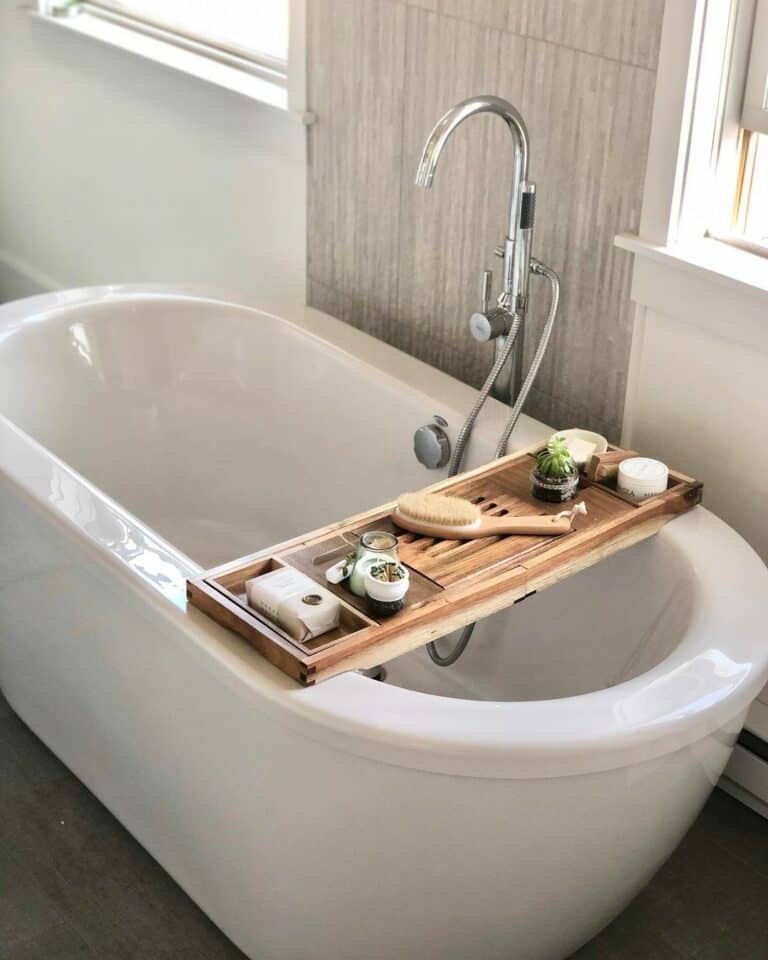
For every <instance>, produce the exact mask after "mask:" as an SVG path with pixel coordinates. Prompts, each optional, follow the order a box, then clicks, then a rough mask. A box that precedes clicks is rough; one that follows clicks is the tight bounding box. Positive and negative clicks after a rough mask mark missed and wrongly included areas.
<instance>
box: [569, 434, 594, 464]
mask: <svg viewBox="0 0 768 960" xmlns="http://www.w3.org/2000/svg"><path fill="white" fill-rule="evenodd" d="M565 445H566V446H567V447H568V453H570V455H571V456H572V457H573V459H574V462H575V463H576V464H577V465H578V466H579V467H583V466H584V465H585V464H586V463H588V462H589V461H590V460H591V458H592V454H593V453H594V452H595V447H596V444H594V443H590V442H589V441H588V440H581V439H580V438H579V437H567V438H566V441H565Z"/></svg>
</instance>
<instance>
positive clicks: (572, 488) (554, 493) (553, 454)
mask: <svg viewBox="0 0 768 960" xmlns="http://www.w3.org/2000/svg"><path fill="white" fill-rule="evenodd" d="M578 486H579V470H578V467H577V466H576V463H575V462H574V459H573V457H572V456H571V455H570V453H569V452H568V445H567V442H566V440H565V437H559V436H557V435H555V436H554V437H551V438H550V440H549V442H548V443H547V445H546V447H545V448H544V449H543V450H540V451H539V453H538V454H537V455H536V466H535V467H534V468H533V470H532V471H531V493H532V494H533V495H534V497H537V498H538V499H539V500H546V501H548V502H549V503H564V502H565V501H566V500H571V499H572V498H573V497H574V495H575V494H576V490H577V489H578Z"/></svg>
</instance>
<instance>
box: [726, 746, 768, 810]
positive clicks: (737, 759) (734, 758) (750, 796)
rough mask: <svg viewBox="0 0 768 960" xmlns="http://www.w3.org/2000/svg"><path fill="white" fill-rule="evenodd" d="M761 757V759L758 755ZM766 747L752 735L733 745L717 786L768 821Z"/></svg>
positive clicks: (767, 760)
mask: <svg viewBox="0 0 768 960" xmlns="http://www.w3.org/2000/svg"><path fill="white" fill-rule="evenodd" d="M761 754H762V755H761ZM766 756H768V744H766V743H765V742H764V741H762V740H760V739H759V738H758V737H755V736H754V735H747V736H746V737H742V740H740V742H739V743H737V744H736V747H735V748H734V751H733V754H732V755H731V759H730V761H729V762H728V766H727V767H726V768H725V773H724V774H723V776H722V777H721V778H720V783H719V784H718V786H720V787H721V788H722V789H723V790H725V792H726V793H730V795H731V796H732V797H735V798H736V799H737V800H741V802H742V803H745V804H746V805H747V806H748V807H751V808H752V810H754V811H755V812H756V813H759V814H760V815H761V816H763V817H765V818H766V819H768V759H765V757H766Z"/></svg>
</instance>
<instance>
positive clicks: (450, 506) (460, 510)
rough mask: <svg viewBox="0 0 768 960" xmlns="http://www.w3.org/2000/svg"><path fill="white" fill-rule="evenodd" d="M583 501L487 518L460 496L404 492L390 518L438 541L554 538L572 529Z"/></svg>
mask: <svg viewBox="0 0 768 960" xmlns="http://www.w3.org/2000/svg"><path fill="white" fill-rule="evenodd" d="M586 512H587V508H586V505H585V503H584V502H583V501H581V502H580V503H577V504H574V506H573V507H572V508H571V509H570V510H563V511H562V512H561V513H558V514H552V515H549V516H547V515H544V516H530V517H509V516H505V517H488V516H484V515H483V513H482V511H481V510H480V507H479V506H478V505H477V504H475V503H470V501H469V500H463V499H462V498H461V497H445V496H441V495H439V494H433V493H404V494H403V495H402V496H401V497H400V498H399V499H398V501H397V506H396V507H395V509H394V511H393V513H392V519H393V520H394V522H395V523H396V524H397V525H398V527H402V528H403V529H404V530H409V531H410V532H411V533H420V534H422V535H423V536H425V537H434V538H436V539H440V540H475V539H477V538H479V537H504V536H510V535H512V536H521V535H530V536H536V537H553V536H559V535H561V534H563V533H569V532H570V531H571V523H572V520H573V517H574V515H575V514H577V513H581V514H585V513H586Z"/></svg>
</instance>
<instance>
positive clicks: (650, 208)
mask: <svg viewBox="0 0 768 960" xmlns="http://www.w3.org/2000/svg"><path fill="white" fill-rule="evenodd" d="M735 7H740V8H741V12H742V16H741V17H736V16H734V8H735ZM749 9H752V10H753V9H754V0H666V5H665V10H664V21H663V26H662V35H661V45H660V50H659V63H658V69H657V80H656V97H655V101H654V109H653V120H652V128H651V139H650V143H649V152H648V163H647V168H646V179H645V191H644V196H643V206H642V212H641V218H640V230H639V234H638V235H629V234H622V235H620V236H619V237H617V238H616V243H617V245H618V246H619V247H622V248H623V249H626V250H630V251H631V252H633V253H635V254H636V257H635V264H634V272H633V289H632V297H633V299H634V300H635V301H636V302H638V303H642V304H644V305H647V306H651V305H655V306H656V307H658V308H659V309H661V310H662V312H665V311H664V309H663V303H664V298H672V299H674V298H675V297H677V295H678V293H679V292H680V291H682V290H683V289H684V288H685V282H683V281H682V280H681V278H683V277H685V278H687V280H690V281H691V282H694V283H697V284H699V289H700V288H701V284H702V283H703V282H707V281H712V293H713V295H712V300H711V303H712V305H713V309H714V305H715V304H716V303H719V304H720V305H721V306H723V305H725V303H726V301H725V300H723V299H722V297H723V296H725V294H726V293H727V291H728V290H729V289H730V290H731V292H732V291H733V289H736V288H738V289H740V290H741V291H742V292H744V293H746V294H749V295H750V297H751V301H750V302H754V303H758V302H759V305H760V309H761V310H762V311H763V319H764V317H765V309H766V306H768V260H766V257H765V256H764V255H763V254H760V253H756V252H753V251H751V250H749V249H740V248H739V247H737V246H736V245H734V244H733V243H731V242H724V241H722V240H721V239H717V238H715V237H713V236H712V235H711V229H710V228H711V212H712V210H713V208H714V207H716V206H717V205H718V204H719V203H721V204H722V203H724V204H725V207H724V209H726V210H727V209H728V204H729V203H731V202H732V201H733V194H732V193H731V194H730V196H726V194H725V192H724V191H725V189H726V184H727V181H728V177H727V176H726V174H727V170H728V166H727V165H728V163H729V162H731V163H732V162H734V157H736V156H737V143H736V136H737V133H738V131H739V129H740V127H741V93H742V91H743V89H744V88H743V82H744V78H745V75H746V67H747V58H748V52H749V44H750V42H751V26H752V23H751V19H750V17H749V16H746V17H745V16H744V11H745V10H747V11H748V10H749ZM726 66H728V67H729V69H730V70H731V81H732V82H731V85H730V86H729V87H727V88H725V89H724V88H723V85H722V82H721V78H722V71H723V68H724V67H726ZM740 83H741V84H742V86H741V88H740V89H739V84H740ZM731 182H732V181H731ZM718 191H719V196H718ZM673 277H674V278H676V279H675V280H674V281H673V279H672V278H673ZM687 280H686V282H687ZM675 282H676V283H677V286H676V287H675V286H673V284H674V283H675ZM668 308H669V304H668ZM667 312H668V311H667ZM747 312H749V311H747ZM744 315H745V316H746V314H744ZM721 319H722V317H721Z"/></svg>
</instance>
